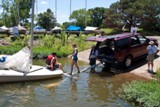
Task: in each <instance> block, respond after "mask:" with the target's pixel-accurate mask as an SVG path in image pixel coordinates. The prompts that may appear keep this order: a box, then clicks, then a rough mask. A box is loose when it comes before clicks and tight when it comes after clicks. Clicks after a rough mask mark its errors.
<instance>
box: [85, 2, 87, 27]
mask: <svg viewBox="0 0 160 107" xmlns="http://www.w3.org/2000/svg"><path fill="white" fill-rule="evenodd" d="M85 13H87V0H85ZM86 16H87V15H85V26H86V25H87V24H86V23H87V21H86V19H87V18H86Z"/></svg>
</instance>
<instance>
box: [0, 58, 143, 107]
mask: <svg viewBox="0 0 160 107" xmlns="http://www.w3.org/2000/svg"><path fill="white" fill-rule="evenodd" d="M59 62H61V63H62V64H63V65H64V69H65V70H66V71H69V70H70V63H69V59H59ZM34 64H38V65H45V63H44V60H43V61H42V60H35V61H34ZM79 65H80V69H84V68H85V67H87V66H88V64H87V63H84V62H80V63H79ZM100 70H102V69H101V68H97V71H100ZM76 76H77V77H78V78H79V79H78V80H74V79H70V78H67V77H62V78H58V79H51V80H45V81H36V82H22V83H10V84H9V83H8V84H1V87H0V107H133V106H132V105H131V104H129V103H127V102H125V101H124V100H123V99H121V98H119V97H118V94H119V93H118V89H119V88H120V87H121V85H122V84H123V83H125V82H129V81H132V80H141V79H142V78H139V77H137V76H135V75H133V74H129V73H123V74H116V75H114V74H113V73H109V72H100V73H89V71H86V72H83V73H81V74H77V75H76Z"/></svg>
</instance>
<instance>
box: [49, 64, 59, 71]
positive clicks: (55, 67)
mask: <svg viewBox="0 0 160 107" xmlns="http://www.w3.org/2000/svg"><path fill="white" fill-rule="evenodd" d="M47 68H48V69H51V67H50V66H49V65H48V66H47ZM57 68H59V64H55V65H54V68H53V70H55V69H57Z"/></svg>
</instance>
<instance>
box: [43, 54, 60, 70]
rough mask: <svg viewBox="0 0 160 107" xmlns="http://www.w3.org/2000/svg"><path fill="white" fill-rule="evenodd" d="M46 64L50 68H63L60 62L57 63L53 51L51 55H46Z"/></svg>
mask: <svg viewBox="0 0 160 107" xmlns="http://www.w3.org/2000/svg"><path fill="white" fill-rule="evenodd" d="M46 64H47V65H48V68H49V69H51V70H55V69H56V68H60V69H62V70H63V67H62V64H61V63H58V59H57V54H56V53H55V52H53V53H52V54H51V55H48V57H47V59H46Z"/></svg>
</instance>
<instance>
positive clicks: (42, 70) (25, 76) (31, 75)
mask: <svg viewBox="0 0 160 107" xmlns="http://www.w3.org/2000/svg"><path fill="white" fill-rule="evenodd" d="M62 75H63V71H62V70H60V69H56V70H53V71H52V70H49V69H47V68H46V67H42V66H37V65H33V66H32V69H31V70H30V72H27V73H26V72H19V71H15V70H11V69H9V70H0V83H5V82H21V81H35V80H43V79H53V78H57V77H61V76H62Z"/></svg>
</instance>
